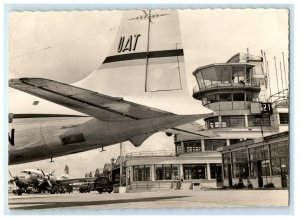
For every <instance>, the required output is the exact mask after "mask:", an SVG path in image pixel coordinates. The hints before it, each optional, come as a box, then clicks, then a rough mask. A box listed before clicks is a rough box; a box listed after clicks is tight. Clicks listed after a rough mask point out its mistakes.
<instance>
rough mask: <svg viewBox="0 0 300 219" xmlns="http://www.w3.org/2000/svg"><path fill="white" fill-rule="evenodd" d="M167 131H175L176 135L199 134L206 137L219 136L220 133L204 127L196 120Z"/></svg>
mask: <svg viewBox="0 0 300 219" xmlns="http://www.w3.org/2000/svg"><path fill="white" fill-rule="evenodd" d="M166 133H173V134H176V135H187V136H199V137H206V138H213V137H218V136H219V135H218V134H216V133H215V132H213V131H209V130H206V129H204V128H203V127H202V126H201V125H199V124H198V123H196V122H190V123H186V124H183V125H180V126H177V127H174V128H171V129H168V130H166Z"/></svg>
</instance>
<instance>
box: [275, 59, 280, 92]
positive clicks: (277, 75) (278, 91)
mask: <svg viewBox="0 0 300 219" xmlns="http://www.w3.org/2000/svg"><path fill="white" fill-rule="evenodd" d="M274 61H275V72H276V81H277V90H278V94H279V85H278V75H277V65H276V57H275V56H274Z"/></svg>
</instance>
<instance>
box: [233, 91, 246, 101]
mask: <svg viewBox="0 0 300 219" xmlns="http://www.w3.org/2000/svg"><path fill="white" fill-rule="evenodd" d="M233 101H245V97H244V93H233Z"/></svg>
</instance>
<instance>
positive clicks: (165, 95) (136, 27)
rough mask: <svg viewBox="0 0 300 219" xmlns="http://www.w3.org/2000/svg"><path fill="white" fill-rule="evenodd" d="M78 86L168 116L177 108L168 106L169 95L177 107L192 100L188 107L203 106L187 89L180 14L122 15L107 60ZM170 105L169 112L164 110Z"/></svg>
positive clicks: (159, 12) (149, 12)
mask: <svg viewBox="0 0 300 219" xmlns="http://www.w3.org/2000/svg"><path fill="white" fill-rule="evenodd" d="M76 86H80V87H83V88H86V89H89V90H95V91H97V92H99V93H103V94H107V95H111V96H117V97H124V98H126V99H127V100H130V101H133V102H137V103H141V104H146V105H149V106H151V107H158V108H161V109H164V110H168V111H170V109H174V108H176V107H174V105H170V104H172V101H171V102H170V99H169V97H170V96H172V97H176V100H174V104H175V102H181V104H185V106H187V105H186V100H184V98H188V99H189V100H188V102H193V104H194V105H197V106H199V103H198V102H197V101H193V99H192V97H191V96H190V95H189V93H188V90H187V81H186V73H185V66H184V51H183V48H182V44H181V35H180V26H179V17H178V12H177V11H176V10H138V11H126V12H124V15H123V17H122V21H121V25H120V28H119V31H118V33H117V36H116V38H115V40H114V42H113V45H112V47H111V49H110V52H109V54H108V56H107V57H106V58H105V60H104V61H103V63H102V64H101V66H100V67H99V68H98V69H97V70H96V71H95V72H93V73H92V74H90V75H89V76H88V77H87V78H85V79H84V80H82V81H80V82H78V83H76ZM142 100H143V101H144V102H143V101H142ZM166 101H167V102H169V103H168V104H169V108H167V109H166V108H164V107H163V106H164V105H166V103H167V102H166ZM157 104H158V105H157ZM189 108H193V106H189ZM171 111H172V110H171ZM177 113H178V111H177ZM188 113H191V112H188ZM194 113H199V109H197V110H196V111H195V112H194Z"/></svg>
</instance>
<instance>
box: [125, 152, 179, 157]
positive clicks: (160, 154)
mask: <svg viewBox="0 0 300 219" xmlns="http://www.w3.org/2000/svg"><path fill="white" fill-rule="evenodd" d="M173 156H175V151H173V150H164V151H141V152H132V153H128V154H126V155H125V159H133V158H141V157H173Z"/></svg>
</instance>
